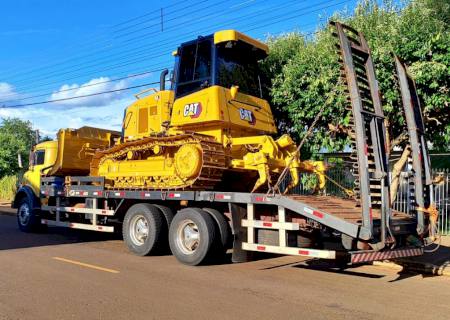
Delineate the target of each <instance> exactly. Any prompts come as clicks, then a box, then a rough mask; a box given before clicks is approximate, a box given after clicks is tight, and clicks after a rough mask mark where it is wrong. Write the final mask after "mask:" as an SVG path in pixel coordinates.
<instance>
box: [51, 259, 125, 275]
mask: <svg viewBox="0 0 450 320" xmlns="http://www.w3.org/2000/svg"><path fill="white" fill-rule="evenodd" d="M53 259H55V260H58V261H62V262H67V263H72V264H75V265H78V266H82V267H86V268H91V269H95V270H99V271H104V272H109V273H119V272H120V271H117V270H113V269H108V268H102V267H99V266H94V265H92V264H88V263H83V262H79V261H75V260H69V259H65V258H60V257H53Z"/></svg>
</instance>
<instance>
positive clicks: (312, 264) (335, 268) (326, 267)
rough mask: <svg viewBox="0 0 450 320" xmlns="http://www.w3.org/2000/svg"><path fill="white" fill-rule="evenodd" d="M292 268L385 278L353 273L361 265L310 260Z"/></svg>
mask: <svg viewBox="0 0 450 320" xmlns="http://www.w3.org/2000/svg"><path fill="white" fill-rule="evenodd" d="M293 267H295V268H301V269H308V270H316V271H321V272H331V273H338V274H343V275H348V276H356V277H363V278H373V279H379V278H383V277H384V276H385V275H380V274H373V273H366V272H362V271H360V270H358V271H354V270H352V269H356V268H359V267H361V265H358V266H349V265H342V264H339V263H336V262H335V261H333V260H320V259H317V260H315V259H312V260H307V261H305V262H302V263H300V264H296V265H293Z"/></svg>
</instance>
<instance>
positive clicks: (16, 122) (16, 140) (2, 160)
mask: <svg viewBox="0 0 450 320" xmlns="http://www.w3.org/2000/svg"><path fill="white" fill-rule="evenodd" d="M33 141H35V133H34V131H33V130H32V127H31V123H30V122H29V121H22V120H20V119H17V118H10V119H2V123H1V124H0V177H4V176H7V175H14V174H16V173H18V172H19V170H20V168H19V165H18V161H17V158H18V154H20V156H21V157H22V163H23V165H24V166H26V165H27V162H28V161H27V159H28V154H29V152H30V149H31V146H32V143H33Z"/></svg>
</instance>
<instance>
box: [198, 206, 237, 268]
mask: <svg viewBox="0 0 450 320" xmlns="http://www.w3.org/2000/svg"><path fill="white" fill-rule="evenodd" d="M203 210H204V211H206V212H207V213H209V215H210V216H211V217H212V218H213V220H214V222H215V225H216V228H217V229H216V230H217V231H218V233H219V234H218V236H220V237H217V238H218V239H217V240H218V241H217V245H216V246H217V255H216V258H217V260H219V261H221V260H223V259H224V258H225V255H226V252H227V250H228V249H229V248H230V247H231V242H232V239H231V228H230V225H229V223H228V221H227V220H226V218H225V216H224V215H223V214H222V213H220V212H219V211H218V210H216V209H212V208H203Z"/></svg>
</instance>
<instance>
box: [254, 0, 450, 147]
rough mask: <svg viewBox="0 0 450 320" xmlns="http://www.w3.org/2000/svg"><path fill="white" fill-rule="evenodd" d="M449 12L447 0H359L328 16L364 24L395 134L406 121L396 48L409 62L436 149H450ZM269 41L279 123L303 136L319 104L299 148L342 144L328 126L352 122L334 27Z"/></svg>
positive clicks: (268, 65)
mask: <svg viewBox="0 0 450 320" xmlns="http://www.w3.org/2000/svg"><path fill="white" fill-rule="evenodd" d="M449 16H450V3H449V1H448V0H413V1H411V2H408V3H406V4H402V5H396V4H394V3H393V2H391V1H385V2H384V3H383V4H382V5H378V4H377V1H375V0H364V1H362V2H360V3H359V4H358V6H357V8H356V9H355V11H354V12H352V13H349V12H339V13H336V14H335V15H334V16H333V17H332V20H337V21H341V22H343V23H345V24H348V25H350V26H352V27H354V28H355V29H357V30H358V31H360V32H362V33H363V34H364V36H365V38H366V40H367V41H368V43H369V46H370V48H371V52H372V56H373V60H374V64H375V71H376V76H377V80H378V83H379V87H380V91H381V93H382V103H383V109H384V111H385V115H386V117H387V118H388V120H389V123H390V125H389V130H390V131H391V137H392V138H395V137H396V136H397V135H398V134H399V133H400V130H399V128H401V127H402V124H403V122H404V120H403V115H402V111H401V97H400V92H399V89H398V84H397V81H396V77H395V66H394V59H393V54H394V53H395V54H396V55H398V56H399V57H400V58H401V59H402V60H403V61H405V62H406V64H407V65H409V67H410V72H411V73H412V76H413V77H414V79H415V81H416V84H417V90H418V93H419V96H420V99H421V103H422V108H423V112H424V116H425V120H426V121H427V122H428V126H427V128H428V129H427V136H428V139H429V141H430V142H432V146H433V149H436V150H443V149H445V150H449V149H450V32H449V24H450V22H449V20H450V18H449ZM268 43H269V46H270V48H271V53H270V55H269V58H268V59H267V61H266V62H265V63H264V65H263V67H264V70H265V71H266V73H267V74H270V75H271V79H272V87H271V90H270V99H271V101H272V105H273V107H274V109H275V116H276V118H277V120H278V125H279V129H280V131H282V132H289V133H291V134H292V135H293V136H294V137H295V138H296V139H297V140H299V139H301V138H302V135H304V134H305V132H306V130H305V128H306V127H307V126H308V125H310V124H311V122H312V121H313V119H314V117H315V116H316V115H317V113H318V112H319V111H320V110H321V109H322V108H323V107H324V108H325V109H324V113H323V116H322V118H321V120H320V121H319V123H318V125H317V128H316V129H315V130H314V134H313V135H312V136H311V137H309V138H308V141H307V143H306V144H305V148H304V149H305V150H303V154H305V153H316V152H319V151H323V150H327V151H341V150H343V149H344V148H345V146H346V144H347V141H346V137H345V136H344V135H341V136H339V134H335V133H333V132H331V131H330V130H329V129H328V125H329V124H332V125H334V126H344V127H345V126H347V125H348V122H349V114H348V112H346V111H345V106H346V102H345V95H344V89H345V88H344V87H343V85H342V84H341V83H340V82H339V81H338V79H339V63H338V58H339V56H338V54H337V52H336V48H335V43H336V41H335V39H334V38H333V37H332V35H331V28H330V27H329V26H328V25H326V24H324V25H323V26H322V27H321V28H319V30H318V31H317V33H316V35H315V36H314V37H312V38H311V37H307V36H306V35H303V34H301V33H298V32H293V33H289V34H285V35H282V36H280V37H276V38H269V39H268Z"/></svg>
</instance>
